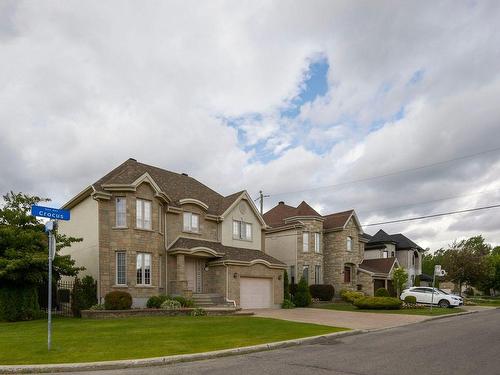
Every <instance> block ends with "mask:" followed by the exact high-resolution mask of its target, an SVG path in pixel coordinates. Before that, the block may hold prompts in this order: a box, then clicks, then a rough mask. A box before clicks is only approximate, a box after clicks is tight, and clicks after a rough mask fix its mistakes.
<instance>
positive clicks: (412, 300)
mask: <svg viewBox="0 0 500 375" xmlns="http://www.w3.org/2000/svg"><path fill="white" fill-rule="evenodd" d="M405 305H406V306H407V307H415V306H416V305H417V297H415V296H406V297H405Z"/></svg>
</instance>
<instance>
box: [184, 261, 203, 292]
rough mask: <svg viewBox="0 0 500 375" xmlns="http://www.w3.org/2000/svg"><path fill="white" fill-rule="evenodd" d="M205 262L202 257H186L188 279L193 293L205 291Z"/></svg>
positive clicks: (189, 287)
mask: <svg viewBox="0 0 500 375" xmlns="http://www.w3.org/2000/svg"><path fill="white" fill-rule="evenodd" d="M204 264H205V263H204V262H203V261H202V260H200V259H193V258H186V262H185V267H186V279H187V282H188V289H190V290H192V291H193V293H202V292H203V268H204Z"/></svg>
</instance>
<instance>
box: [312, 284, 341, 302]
mask: <svg viewBox="0 0 500 375" xmlns="http://www.w3.org/2000/svg"><path fill="white" fill-rule="evenodd" d="M309 292H311V297H312V298H318V299H319V300H320V301H331V300H332V298H333V296H334V295H335V289H333V285H329V284H315V285H311V286H310V287H309Z"/></svg>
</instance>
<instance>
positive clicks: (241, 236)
mask: <svg viewBox="0 0 500 375" xmlns="http://www.w3.org/2000/svg"><path fill="white" fill-rule="evenodd" d="M233 238H234V239H237V240H246V241H251V240H252V224H250V223H245V222H244V221H239V220H233Z"/></svg>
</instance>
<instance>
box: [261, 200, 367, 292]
mask: <svg viewBox="0 0 500 375" xmlns="http://www.w3.org/2000/svg"><path fill="white" fill-rule="evenodd" d="M263 216H264V220H265V221H266V223H267V225H268V228H267V229H266V231H265V247H264V248H265V252H266V253H267V254H269V255H271V256H273V257H275V258H277V259H279V260H281V261H282V262H284V263H285V264H286V265H287V267H288V272H289V277H290V281H291V282H292V283H297V282H298V281H299V280H300V278H301V277H304V278H305V279H306V280H307V282H308V283H309V285H311V284H331V285H333V286H334V289H335V293H336V294H337V295H338V294H339V293H340V291H341V290H343V289H349V290H362V289H363V285H362V284H361V283H360V280H358V274H359V264H360V263H361V262H362V261H363V253H364V244H365V242H367V240H366V239H365V238H364V237H363V236H362V234H363V230H362V228H361V224H360V222H359V220H358V217H357V215H356V213H355V211H354V210H349V211H344V212H338V213H334V214H330V215H324V216H323V215H320V214H319V213H318V212H317V211H315V210H314V209H313V208H312V207H311V206H310V205H309V204H307V203H306V202H304V201H303V202H302V203H300V204H299V205H298V206H297V207H293V206H289V205H286V204H285V203H284V202H279V203H278V204H277V205H276V206H275V207H273V208H272V209H270V210H269V211H267V212H266V213H265V214H264V215H263ZM370 287H371V285H370Z"/></svg>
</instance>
